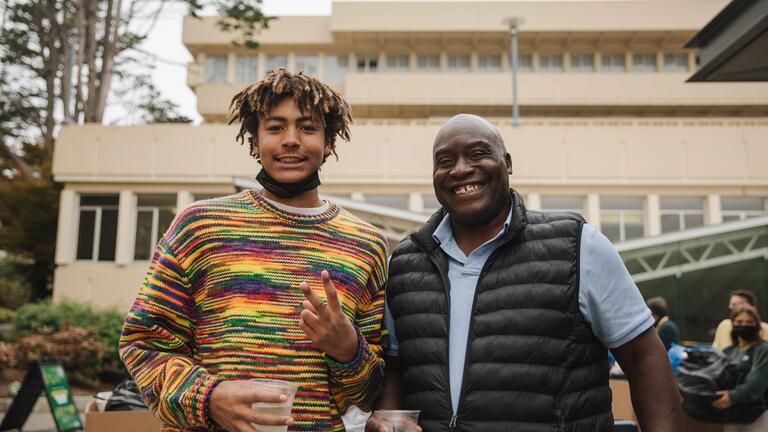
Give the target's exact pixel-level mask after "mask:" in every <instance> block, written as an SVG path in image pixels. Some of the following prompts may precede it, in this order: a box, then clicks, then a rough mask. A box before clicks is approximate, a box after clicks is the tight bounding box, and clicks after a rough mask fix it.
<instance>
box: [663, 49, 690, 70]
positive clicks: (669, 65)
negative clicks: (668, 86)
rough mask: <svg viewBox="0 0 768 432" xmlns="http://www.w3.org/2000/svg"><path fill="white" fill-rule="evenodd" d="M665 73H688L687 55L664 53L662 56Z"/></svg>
mask: <svg viewBox="0 0 768 432" xmlns="http://www.w3.org/2000/svg"><path fill="white" fill-rule="evenodd" d="M664 71H665V72H688V54H687V53H666V54H664Z"/></svg>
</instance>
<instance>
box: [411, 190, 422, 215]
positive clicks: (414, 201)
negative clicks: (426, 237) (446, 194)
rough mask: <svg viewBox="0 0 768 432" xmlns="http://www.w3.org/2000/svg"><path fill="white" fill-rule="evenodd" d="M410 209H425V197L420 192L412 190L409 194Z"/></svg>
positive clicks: (417, 210) (415, 210) (419, 210)
mask: <svg viewBox="0 0 768 432" xmlns="http://www.w3.org/2000/svg"><path fill="white" fill-rule="evenodd" d="M408 211H412V212H417V213H420V212H423V211H424V197H423V196H422V195H421V193H419V192H411V193H410V194H409V195H408Z"/></svg>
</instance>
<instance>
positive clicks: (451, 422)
mask: <svg viewBox="0 0 768 432" xmlns="http://www.w3.org/2000/svg"><path fill="white" fill-rule="evenodd" d="M456 420H458V417H457V416H456V414H454V415H452V416H451V421H450V422H448V427H449V428H451V429H453V428H455V427H456Z"/></svg>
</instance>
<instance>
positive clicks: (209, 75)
mask: <svg viewBox="0 0 768 432" xmlns="http://www.w3.org/2000/svg"><path fill="white" fill-rule="evenodd" d="M204 75H205V77H204V79H205V83H206V84H221V83H225V82H227V56H225V55H207V56H205V65H204Z"/></svg>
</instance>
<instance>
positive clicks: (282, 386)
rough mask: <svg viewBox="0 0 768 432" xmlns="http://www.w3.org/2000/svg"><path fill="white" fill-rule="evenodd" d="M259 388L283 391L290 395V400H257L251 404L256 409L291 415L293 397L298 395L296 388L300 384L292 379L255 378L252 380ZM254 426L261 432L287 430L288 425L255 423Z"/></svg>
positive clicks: (282, 431)
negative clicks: (268, 401) (271, 401)
mask: <svg viewBox="0 0 768 432" xmlns="http://www.w3.org/2000/svg"><path fill="white" fill-rule="evenodd" d="M251 382H252V383H254V384H255V385H256V386H257V387H258V388H259V389H263V390H268V391H270V392H275V393H283V394H285V395H286V396H288V400H286V401H285V402H281V403H266V402H256V403H255V404H253V405H252V406H251V408H252V409H253V410H254V411H258V412H259V413H262V414H269V415H275V416H290V415H291V408H293V397H294V396H296V390H298V388H299V386H297V385H296V384H294V383H292V382H290V381H280V380H273V379H263V378H254V379H252V380H251ZM253 426H254V427H255V428H256V429H258V430H260V431H261V432H285V431H287V430H288V425H279V426H267V425H260V424H256V423H254V424H253Z"/></svg>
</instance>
